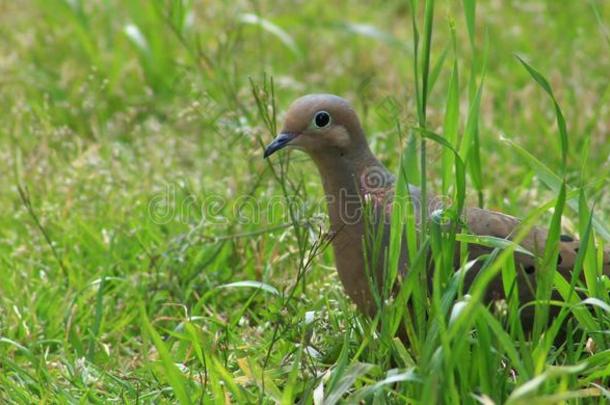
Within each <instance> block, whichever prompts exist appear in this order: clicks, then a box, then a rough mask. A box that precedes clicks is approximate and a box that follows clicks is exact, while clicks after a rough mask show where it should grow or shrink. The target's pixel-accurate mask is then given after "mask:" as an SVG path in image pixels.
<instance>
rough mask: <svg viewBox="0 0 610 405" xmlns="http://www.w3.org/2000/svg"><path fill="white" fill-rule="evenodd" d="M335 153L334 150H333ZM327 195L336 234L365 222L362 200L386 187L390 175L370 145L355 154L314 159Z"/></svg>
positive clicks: (329, 211)
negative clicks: (370, 193)
mask: <svg viewBox="0 0 610 405" xmlns="http://www.w3.org/2000/svg"><path fill="white" fill-rule="evenodd" d="M330 152H332V151H330ZM313 160H314V162H315V163H316V166H317V167H318V171H319V172H320V177H321V178H322V186H323V187H324V193H325V194H326V199H327V205H328V215H329V217H330V221H331V225H332V228H333V231H337V230H339V229H340V228H342V227H345V226H352V225H360V224H361V222H362V219H363V218H362V199H363V198H364V197H365V194H366V193H368V192H370V191H371V186H372V188H377V187H387V186H389V185H390V184H391V174H390V173H389V172H388V171H387V169H386V168H385V167H384V166H383V165H382V164H381V163H380V162H379V161H378V160H377V158H376V157H375V156H374V155H373V153H372V152H371V151H370V149H369V148H368V146H367V147H366V148H363V149H361V150H360V151H357V152H355V153H350V154H347V153H344V154H341V152H337V151H335V152H334V153H328V154H324V155H317V156H313Z"/></svg>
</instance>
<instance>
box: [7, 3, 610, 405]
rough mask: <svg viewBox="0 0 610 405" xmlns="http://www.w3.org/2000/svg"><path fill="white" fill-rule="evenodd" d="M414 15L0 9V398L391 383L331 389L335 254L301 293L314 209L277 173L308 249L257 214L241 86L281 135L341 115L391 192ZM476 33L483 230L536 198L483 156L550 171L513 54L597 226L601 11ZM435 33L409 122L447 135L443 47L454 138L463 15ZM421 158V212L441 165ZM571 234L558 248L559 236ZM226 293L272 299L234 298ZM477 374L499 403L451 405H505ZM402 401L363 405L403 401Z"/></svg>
mask: <svg viewBox="0 0 610 405" xmlns="http://www.w3.org/2000/svg"><path fill="white" fill-rule="evenodd" d="M411 13H412V9H411V8H410V7H409V4H408V2H405V1H371V2H366V3H365V2H355V1H337V2H332V3H329V2H325V1H321V0H319V1H318V0H314V1H297V2H287V1H265V0H260V1H254V0H253V1H222V0H215V1H208V2H196V1H188V0H173V1H170V0H154V1H140V0H126V1H122V2H119V1H114V0H106V1H101V0H99V1H97V0H96V1H80V0H46V1H43V0H40V1H35V0H28V1H24V2H10V1H1V2H0V38H1V39H0V122H1V123H2V125H0V173H1V175H0V190H2V191H1V192H0V207H2V214H1V215H0V280H1V281H0V397H2V398H3V399H5V400H7V401H12V402H15V403H32V402H48V403H62V402H76V401H77V400H78V399H79V398H83V399H84V400H85V401H91V402H104V401H106V400H113V401H117V402H128V403H131V402H136V401H144V402H156V401H161V402H165V401H168V402H171V401H174V400H176V399H178V400H181V401H183V402H186V401H189V400H193V401H197V400H201V401H203V402H204V403H207V402H209V401H215V402H217V403H224V402H225V401H233V402H235V403H240V402H254V401H262V402H273V401H284V402H286V403H291V402H293V401H294V400H296V399H299V400H302V401H303V402H308V401H312V400H313V398H314V397H315V396H316V391H315V389H316V387H319V386H320V381H325V382H326V386H325V387H326V392H325V394H326V395H325V396H326V398H327V400H328V399H329V398H331V399H332V398H334V397H333V394H334V395H335V396H336V398H337V399H338V398H340V397H341V396H342V395H344V394H345V393H346V392H347V391H348V389H349V388H350V387H351V386H352V385H354V387H356V388H360V391H358V392H359V393H360V394H362V395H364V393H363V391H362V389H364V388H366V387H371V386H374V384H375V382H376V381H377V380H379V379H381V378H382V376H383V375H384V373H385V370H371V369H366V370H363V369H357V370H353V369H352V368H349V369H348V371H349V372H343V371H345V370H343V371H342V372H341V373H337V372H336V370H337V367H339V366H338V365H341V366H340V367H343V368H345V367H347V366H345V364H346V363H345V359H347V358H352V356H354V355H355V354H356V353H358V354H359V355H361V356H362V357H363V358H368V359H369V360H371V361H372V359H373V358H375V355H374V354H372V355H362V354H361V352H363V351H364V352H367V353H368V352H373V353H374V352H375V350H378V348H376V346H375V344H374V343H371V342H370V341H368V342H367V341H366V339H365V342H366V344H364V343H363V344H362V346H360V342H361V341H362V340H363V339H364V336H366V334H367V333H366V330H365V328H364V327H363V326H362V320H361V319H360V318H359V316H358V315H356V314H355V312H354V310H353V308H352V307H351V304H350V303H349V301H348V299H347V298H346V297H345V296H344V295H343V292H342V290H341V287H340V284H339V282H338V280H337V278H336V275H335V272H334V270H333V268H332V256H331V254H330V250H329V249H327V250H324V251H323V252H322V253H321V254H320V255H319V256H318V257H316V258H315V259H314V260H313V261H312V265H311V266H309V267H308V268H307V272H306V276H304V278H303V279H304V280H305V282H303V283H298V285H297V284H295V280H296V279H297V271H296V269H297V268H298V267H299V261H302V259H303V258H302V257H299V256H300V254H299V252H303V246H305V247H306V248H307V249H308V250H307V249H306V250H307V251H309V252H310V253H311V252H314V251H315V245H316V241H319V239H320V234H321V232H323V230H324V229H325V222H324V216H325V209H324V206H323V205H322V204H321V201H322V200H321V197H322V190H321V187H320V182H319V179H318V176H317V175H316V174H315V168H314V166H313V165H312V163H311V162H308V161H307V159H305V158H304V155H303V156H301V155H299V156H298V158H299V159H297V155H296V154H294V155H293V158H294V159H293V161H296V162H295V163H292V164H291V166H290V168H289V169H288V172H287V173H288V174H287V178H288V182H289V184H290V190H291V192H292V193H294V195H296V196H297V197H299V200H298V202H299V204H298V205H297V206H296V210H295V213H294V215H295V217H296V218H297V219H298V221H299V222H300V223H301V224H302V229H303V231H302V239H299V236H298V235H299V234H298V233H295V230H294V229H293V227H292V226H291V219H290V218H288V216H287V215H286V213H285V212H284V211H285V210H284V211H282V210H280V209H279V208H277V207H276V208H271V209H269V208H268V207H269V206H270V205H271V206H272V205H273V204H274V202H277V201H280V202H281V201H282V195H283V194H282V190H281V189H280V185H279V183H278V181H277V180H276V179H275V177H274V176H273V175H272V172H271V170H270V166H269V165H268V163H267V162H265V161H263V160H262V146H261V145H262V143H264V142H267V141H269V140H270V139H271V137H272V134H270V133H269V131H268V130H267V128H266V126H265V123H264V122H263V120H262V119H261V117H260V114H259V111H258V110H257V105H256V102H255V98H254V97H253V95H252V86H251V82H250V80H251V81H252V82H253V83H254V84H255V85H256V86H265V85H267V86H268V85H269V78H270V77H273V82H274V90H275V97H276V100H275V101H276V107H277V110H278V113H279V114H278V122H281V117H282V112H283V111H285V109H286V107H287V105H288V104H289V103H290V102H291V101H292V100H293V99H294V98H296V97H298V96H301V95H303V94H306V93H311V92H330V93H336V94H338V95H341V96H344V97H346V98H348V99H350V100H351V101H352V102H353V104H354V106H355V107H356V109H357V110H358V111H359V113H360V116H361V118H362V120H363V125H364V127H365V129H366V131H367V133H368V136H369V140H370V142H371V145H372V148H373V150H374V151H375V152H376V153H377V154H378V156H379V157H380V158H381V159H382V161H383V162H384V163H385V164H387V165H388V166H389V167H390V168H391V169H393V170H395V169H396V168H397V167H398V163H399V160H400V152H401V151H402V149H403V147H404V144H405V137H404V136H402V135H401V134H399V133H398V132H397V131H396V122H397V121H398V122H400V123H401V124H402V126H403V127H404V128H409V127H411V126H414V125H415V123H416V106H415V102H414V99H415V97H414V90H413V85H412V83H413V82H414V81H413V69H412V56H413V47H412V45H411V44H412V32H411V23H410V21H411ZM476 15H477V20H476V35H475V38H476V46H477V47H478V48H483V47H484V43H485V38H487V41H488V46H489V50H488V62H487V70H486V78H485V85H484V90H483V97H482V101H481V113H480V115H481V120H480V123H479V136H480V140H481V153H482V156H481V160H482V165H483V167H484V170H483V184H484V189H483V193H484V200H485V205H486V207H488V208H494V209H500V210H503V211H506V212H508V213H510V214H514V215H525V214H526V213H527V212H529V211H530V210H532V209H534V208H536V207H538V206H540V205H541V204H542V203H543V202H545V201H547V200H548V199H549V198H551V197H552V196H553V193H552V192H550V191H548V190H547V189H546V188H545V187H544V186H543V184H542V183H541V182H540V181H539V179H538V178H537V177H536V175H535V172H534V171H533V170H532V169H530V167H529V166H528V165H527V164H524V162H523V161H522V160H520V159H519V157H518V156H517V155H515V152H514V150H513V149H512V148H510V147H508V146H507V145H506V144H505V143H504V142H502V141H501V137H506V138H508V139H510V140H512V141H513V142H515V143H517V144H519V145H521V146H522V147H523V148H525V149H526V150H527V151H529V152H530V153H531V154H533V155H534V156H536V157H537V158H538V159H540V160H541V161H542V162H544V163H545V164H546V165H548V166H549V167H550V168H551V169H553V170H555V171H559V170H560V168H561V167H562V165H561V153H560V144H559V139H558V137H557V135H556V132H557V127H556V124H555V115H554V114H555V113H554V110H553V105H552V103H551V102H550V101H549V100H548V98H547V97H546V95H545V94H544V92H543V91H542V90H541V89H540V87H539V86H538V85H537V84H536V83H535V82H534V81H533V80H532V79H531V77H530V76H529V74H528V72H527V71H526V70H525V69H524V68H523V66H522V65H521V64H520V63H519V61H518V60H517V59H516V58H515V54H518V55H520V56H522V57H523V58H524V59H526V60H527V61H528V62H529V63H531V64H532V65H533V66H535V67H536V69H537V70H538V71H540V72H543V73H544V75H545V76H546V77H547V78H548V79H549V81H550V83H551V85H552V87H553V90H554V92H555V96H556V97H557V99H558V102H559V104H560V105H561V107H562V110H563V112H564V115H565V116H566V121H567V123H568V128H569V134H570V139H569V141H570V151H569V156H568V160H567V167H566V174H567V179H568V181H569V182H570V183H572V184H575V185H580V184H582V183H583V182H584V183H586V184H592V186H591V187H590V189H589V190H588V194H589V197H590V199H591V201H592V202H593V203H595V206H596V207H597V208H596V212H597V214H598V215H599V217H600V218H601V220H602V221H604V222H606V223H608V220H609V219H610V209H609V207H610V196H609V195H608V193H607V192H606V189H607V186H608V176H609V173H610V158H609V156H610V141H609V138H608V136H609V135H608V134H609V133H610V109H609V105H610V103H609V102H608V101H609V98H610V90H609V86H610V80H609V74H608V72H610V39H609V36H608V22H609V21H610V7H609V5H608V4H607V3H606V2H603V1H583V2H567V1H563V2H557V1H551V0H547V1H538V0H535V1H528V2H518V1H496V0H487V1H479V2H478V3H477V13H476ZM434 23H435V26H434V36H433V41H432V51H431V58H432V63H433V64H435V63H436V62H438V61H439V60H440V59H442V58H446V60H445V62H444V63H443V64H442V65H439V66H440V69H441V70H440V71H439V75H438V79H437V81H436V83H435V84H434V88H433V90H432V92H431V94H430V97H429V100H428V118H427V122H428V128H430V129H431V130H433V131H436V132H439V133H441V132H442V125H443V114H444V108H445V105H446V98H447V86H448V80H449V76H450V72H451V67H452V63H451V57H450V56H448V55H451V54H452V52H453V50H452V48H451V35H450V33H451V31H450V27H451V26H452V25H453V26H455V32H456V35H457V61H458V65H459V68H460V72H465V73H464V74H463V77H464V80H461V87H460V99H461V100H462V102H461V107H460V113H461V127H462V129H463V126H464V122H465V116H466V114H467V108H468V104H467V103H468V91H469V89H468V86H467V83H468V81H467V80H466V77H467V74H468V73H467V72H469V69H470V66H471V63H472V60H471V49H470V45H469V37H468V31H467V28H466V23H465V20H464V11H463V6H462V3H461V2H448V1H441V2H438V4H437V5H436V13H435V22H434ZM428 154H429V161H430V162H431V164H430V167H429V169H428V173H429V178H430V187H432V188H433V189H436V190H438V189H440V184H441V180H442V179H441V176H440V174H439V173H440V172H439V171H438V168H439V165H440V162H439V161H440V159H439V157H440V154H441V149H440V147H435V146H433V145H431V146H430V150H429V151H428ZM19 189H21V193H20V192H19ZM469 195H470V197H471V198H472V202H475V203H476V195H474V193H469ZM255 203H256V204H259V205H258V207H264V208H263V209H262V211H261V210H260V209H258V211H257V208H256V207H255V206H254V204H255ZM151 204H152V205H151ZM202 205H204V206H205V207H206V210H205V212H202V211H201V210H200V209H199V208H200V207H201V206H202ZM151 206H152V207H153V209H152V211H151ZM180 207H188V209H181V208H180ZM193 207H195V208H194V209H193ZM270 210H271V211H272V213H273V214H274V215H272V216H271V218H268V217H269V215H266V214H268V213H269V211H270ZM255 213H258V214H261V213H262V214H261V215H260V220H256V221H255V220H252V215H254V214H255ZM548 218H550V215H549V216H548ZM244 219H247V220H244ZM571 219H574V218H571V217H570V215H569V214H568V215H567V219H566V221H564V227H565V228H567V229H566V230H567V231H568V232H576V230H577V229H578V228H577V227H576V226H575V225H573V224H572V222H571V221H570V220H571ZM301 244H302V245H301ZM239 281H256V282H262V283H264V286H265V288H266V290H261V289H258V290H257V289H252V288H249V287H248V286H247V285H244V284H237V285H235V284H230V283H234V282H239ZM220 287H224V288H220ZM243 287H245V288H243ZM278 291H279V293H277V294H276V292H278ZM292 292H293V293H294V295H293V296H291V295H290V293H292ZM287 296H290V299H287V298H286V297H287ZM581 354H582V353H581ZM367 356H369V357H367ZM370 356H373V357H370ZM555 360H557V359H555ZM577 360H579V359H578V358H572V359H567V360H566V359H563V360H558V361H557V363H558V364H574V362H575V361H577ZM404 366H406V365H403V367H404ZM263 369H264V370H265V371H264V373H263V371H262V370H263ZM365 371H366V372H365ZM367 373H368V374H367ZM494 373H495V371H493V370H492V371H491V374H492V375H490V376H489V377H488V379H492V380H498V381H501V382H497V384H495V385H494V384H490V385H488V386H487V387H492V388H489V390H488V391H489V392H486V391H485V389H482V387H486V385H485V384H484V383H481V382H480V381H478V380H477V378H475V377H473V380H472V381H471V382H468V383H467V382H463V387H465V388H466V389H468V390H470V391H468V392H466V393H465V394H464V395H466V396H465V397H464V398H466V399H464V400H472V401H474V400H475V399H473V398H474V397H473V396H469V395H470V394H469V392H472V393H473V395H474V394H476V395H479V394H481V395H483V394H488V395H490V396H491V397H492V398H493V399H494V400H496V401H501V400H502V399H503V398H506V397H507V395H508V394H510V392H511V391H512V390H513V389H514V388H515V386H516V385H518V384H515V383H514V381H513V380H511V378H510V376H508V375H507V370H502V371H501V372H498V373H499V374H502V375H495V374H494ZM263 375H264V376H265V377H264V378H263V377H262V376H263ZM324 376H325V377H324ZM350 376H354V378H353V379H352V380H350V378H351V377H350ZM356 376H357V377H358V379H357V378H356ZM380 376H381V377H380ZM405 378H406V377H405ZM481 378H482V377H481ZM570 378H576V377H570ZM342 379H345V380H342ZM407 380H408V379H407ZM413 380H416V378H415V377H413ZM482 380H485V379H483V378H482ZM413 384H416V382H413ZM322 386H323V389H324V385H322ZM473 387H478V388H477V389H482V391H477V392H475V389H474V388H473ZM574 387H577V388H578V387H582V385H579V384H578V383H577V382H574V381H572V380H570V379H566V380H560V381H559V382H556V383H554V384H551V383H547V385H544V386H542V387H541V388H540V387H537V388H540V391H539V393H540V394H549V395H550V394H552V393H554V392H563V391H566V390H567V389H568V388H574ZM350 392H352V391H350ZM388 392H389V393H388ZM416 392H417V390H414V391H410V390H409V389H407V390H401V389H397V388H396V387H392V386H389V387H388V386H384V387H383V388H379V389H377V390H375V391H374V392H373V393H372V394H371V393H370V392H368V391H367V395H369V394H370V395H372V397H374V398H375V400H376V401H383V400H387V399H390V400H396V401H399V402H400V401H404V400H409V399H413V398H412V397H410V395H413V396H414V397H415V398H416V397H417V395H416V394H414V393H416ZM318 394H319V392H318ZM606 395H608V394H607V391H606ZM367 398H368V397H367ZM331 402H332V401H331Z"/></svg>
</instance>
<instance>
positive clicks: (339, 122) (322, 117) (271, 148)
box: [264, 94, 368, 160]
mask: <svg viewBox="0 0 610 405" xmlns="http://www.w3.org/2000/svg"><path fill="white" fill-rule="evenodd" d="M285 147H291V148H295V149H301V150H303V151H305V152H306V153H307V154H309V155H310V156H311V157H313V158H314V160H316V158H333V157H336V158H340V157H344V156H349V155H352V154H354V153H358V152H359V151H360V150H362V149H363V148H364V149H368V145H367V143H366V139H365V137H364V134H363V131H362V127H361V126H360V121H359V120H358V116H357V115H356V112H355V111H354V110H353V108H352V107H351V106H350V104H349V103H348V102H347V101H346V100H344V99H342V98H341V97H338V96H334V95H332V94H311V95H307V96H304V97H301V98H299V99H297V100H296V101H294V102H293V103H292V105H291V106H290V108H289V109H288V112H287V113H286V119H285V120H284V126H283V128H282V130H281V132H280V134H279V135H278V136H277V137H276V138H275V139H274V140H273V142H271V143H270V144H269V145H267V147H266V148H265V154H264V157H265V158H266V157H268V156H270V155H272V154H273V153H275V152H277V151H278V150H280V149H283V148H285Z"/></svg>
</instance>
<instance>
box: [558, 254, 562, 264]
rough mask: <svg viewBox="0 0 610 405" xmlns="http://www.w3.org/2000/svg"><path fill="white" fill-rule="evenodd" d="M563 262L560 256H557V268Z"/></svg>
mask: <svg viewBox="0 0 610 405" xmlns="http://www.w3.org/2000/svg"><path fill="white" fill-rule="evenodd" d="M561 262H563V257H561V255H559V256H557V265H558V266H559V265H560V264H561Z"/></svg>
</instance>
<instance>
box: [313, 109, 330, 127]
mask: <svg viewBox="0 0 610 405" xmlns="http://www.w3.org/2000/svg"><path fill="white" fill-rule="evenodd" d="M313 125H314V126H315V127H316V128H325V127H327V126H329V125H330V114H329V113H327V112H326V111H318V112H317V113H316V115H314V116H313Z"/></svg>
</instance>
